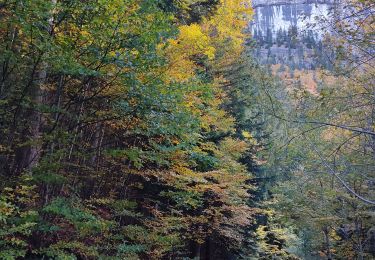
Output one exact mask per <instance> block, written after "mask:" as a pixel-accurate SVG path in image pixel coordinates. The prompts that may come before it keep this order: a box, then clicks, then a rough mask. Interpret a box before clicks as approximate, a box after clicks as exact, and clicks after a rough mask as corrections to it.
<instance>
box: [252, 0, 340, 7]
mask: <svg viewBox="0 0 375 260" xmlns="http://www.w3.org/2000/svg"><path fill="white" fill-rule="evenodd" d="M335 2H337V0H252V3H253V7H259V6H269V5H289V4H314V3H316V4H334V3H335Z"/></svg>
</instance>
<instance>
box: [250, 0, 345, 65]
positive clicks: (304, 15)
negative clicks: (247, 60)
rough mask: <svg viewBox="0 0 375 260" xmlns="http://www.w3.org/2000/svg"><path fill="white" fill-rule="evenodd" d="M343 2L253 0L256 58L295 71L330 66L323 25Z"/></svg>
mask: <svg viewBox="0 0 375 260" xmlns="http://www.w3.org/2000/svg"><path fill="white" fill-rule="evenodd" d="M338 1H339V0H253V2H252V4H253V7H254V10H255V15H254V18H253V21H251V23H250V28H251V31H252V34H253V39H255V40H256V42H257V43H258V47H257V49H256V57H258V59H259V60H260V61H261V62H262V63H266V64H285V65H287V66H289V67H290V68H292V69H294V68H296V69H314V68H315V67H317V66H322V65H323V66H326V64H327V58H326V57H325V55H324V53H323V48H324V46H323V44H322V38H323V35H324V33H325V32H324V31H323V30H322V29H321V28H322V26H320V27H319V26H317V27H312V26H313V25H314V24H315V25H316V24H317V22H318V21H321V20H329V19H330V14H331V13H332V11H333V7H334V6H336V5H335V4H336V3H338Z"/></svg>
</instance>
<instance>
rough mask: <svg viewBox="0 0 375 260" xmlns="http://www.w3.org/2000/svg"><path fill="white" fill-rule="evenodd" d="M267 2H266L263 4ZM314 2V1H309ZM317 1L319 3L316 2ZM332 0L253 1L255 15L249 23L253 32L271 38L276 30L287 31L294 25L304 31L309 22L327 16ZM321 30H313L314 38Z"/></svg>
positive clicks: (312, 22) (274, 36) (274, 35)
mask: <svg viewBox="0 0 375 260" xmlns="http://www.w3.org/2000/svg"><path fill="white" fill-rule="evenodd" d="M265 2H267V4H264V3H265ZM311 2H315V3H311ZM318 2H319V3H318ZM331 2H333V1H332V0H321V1H318V0H316V1H306V0H295V1H276V0H273V1H265V0H257V1H255V2H254V3H253V4H254V8H255V16H254V20H253V22H252V23H251V28H252V31H253V33H254V34H255V33H257V34H258V35H262V36H263V37H269V35H267V34H270V33H272V38H273V39H275V38H276V34H277V32H278V31H280V30H282V31H286V32H287V31H288V30H289V29H290V28H291V27H293V26H294V27H296V28H297V30H298V31H304V30H306V29H307V27H308V25H309V24H314V23H316V21H317V20H318V19H322V18H323V19H324V18H326V17H328V15H329V12H330V9H331V7H332V3H331ZM321 33H322V32H320V31H319V30H315V34H316V35H315V36H314V37H315V38H316V37H319V36H320V35H321Z"/></svg>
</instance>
